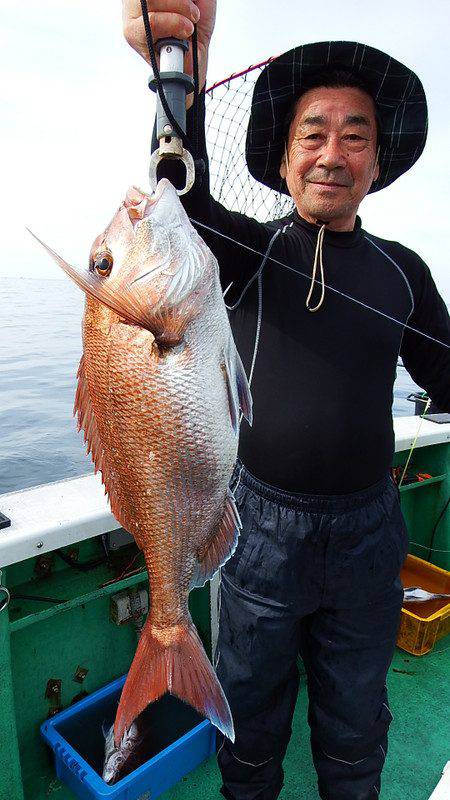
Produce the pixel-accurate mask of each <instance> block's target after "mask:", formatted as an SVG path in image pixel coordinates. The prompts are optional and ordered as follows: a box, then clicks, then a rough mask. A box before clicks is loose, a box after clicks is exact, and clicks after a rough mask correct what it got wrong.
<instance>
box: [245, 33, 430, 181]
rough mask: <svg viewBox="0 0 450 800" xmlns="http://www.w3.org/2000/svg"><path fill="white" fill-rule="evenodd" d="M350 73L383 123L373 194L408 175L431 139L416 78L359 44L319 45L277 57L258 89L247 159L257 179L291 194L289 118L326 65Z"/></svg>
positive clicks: (261, 79)
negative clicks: (285, 166)
mask: <svg viewBox="0 0 450 800" xmlns="http://www.w3.org/2000/svg"><path fill="white" fill-rule="evenodd" d="M327 66H329V67H331V68H339V69H346V70H350V71H351V72H352V73H354V74H356V75H358V76H359V77H360V78H361V79H362V80H363V81H364V83H365V85H366V86H367V88H368V90H369V91H370V94H371V95H372V97H373V99H374V101H375V104H376V106H377V110H378V113H379V116H380V120H381V137H380V140H379V142H378V145H379V148H380V154H379V164H380V174H379V177H378V179H377V180H376V181H374V182H373V184H372V186H371V188H370V190H369V192H377V191H379V190H380V189H384V187H385V186H389V184H391V183H393V181H395V180H396V179H397V178H398V177H400V175H403V173H404V172H406V171H407V170H408V169H410V168H411V167H412V166H413V164H415V162H416V161H417V159H418V158H419V156H420V155H421V153H422V151H423V149H424V147H425V142H426V138H427V129H428V112H427V102H426V97H425V92H424V89H423V86H422V83H421V82H420V80H419V78H418V77H417V75H416V74H415V73H414V72H413V71H412V70H411V69H409V68H408V67H406V66H404V64H401V63H400V62H399V61H396V60H395V59H393V58H392V57H391V56H389V55H387V54H386V53H383V52H382V51H381V50H377V49H376V48H374V47H370V46H369V45H364V44H359V43H358V42H315V43H313V44H305V45H301V46H300V47H294V48H293V49H292V50H289V51H288V52H287V53H283V55H281V56H278V58H275V59H273V60H272V61H271V62H270V63H269V64H268V65H267V66H266V67H265V68H264V70H263V71H262V72H261V74H260V75H259V77H258V79H257V81H256V83H255V88H254V91H253V98H252V106H251V112H250V120H249V125H248V130H247V140H246V159H247V165H248V168H249V171H250V173H251V174H252V175H253V177H254V178H256V180H258V181H260V182H261V183H263V184H265V185H266V186H268V187H269V188H271V189H275V190H276V191H278V192H282V193H284V194H289V192H288V190H287V187H286V183H285V181H284V180H283V179H282V178H281V176H280V172H279V168H280V163H281V159H282V156H283V153H284V136H285V120H286V116H287V114H288V113H289V111H290V110H291V108H292V105H293V103H294V101H295V100H296V99H297V98H298V97H299V96H300V95H301V94H302V91H304V87H305V84H306V82H307V81H308V80H309V79H310V78H311V77H313V75H314V73H317V72H318V71H319V70H321V69H323V68H325V67H327Z"/></svg>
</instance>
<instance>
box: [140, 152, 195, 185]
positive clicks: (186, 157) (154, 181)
mask: <svg viewBox="0 0 450 800" xmlns="http://www.w3.org/2000/svg"><path fill="white" fill-rule="evenodd" d="M164 158H171V159H174V158H176V159H178V161H182V162H183V164H184V166H185V168H186V184H185V186H184V188H183V189H176V192H177V194H178V195H183V194H186V192H188V191H189V189H191V188H192V187H193V185H194V182H195V164H194V159H193V158H192V155H191V154H190V152H189V150H186V149H185V148H184V147H183V152H182V155H180V156H177V155H175V156H174V155H168V154H161V153H160V152H159V150H155V152H154V153H152V156H151V158H150V169H149V180H150V187H151V190H152V192H154V191H156V187H157V185H158V177H157V175H156V172H157V169H158V166H159V164H160V162H161V161H162V160H163V159H164Z"/></svg>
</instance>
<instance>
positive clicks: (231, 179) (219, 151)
mask: <svg viewBox="0 0 450 800" xmlns="http://www.w3.org/2000/svg"><path fill="white" fill-rule="evenodd" d="M269 60H270V59H269ZM267 63H268V61H265V62H264V63H263V64H258V65H256V66H252V67H249V68H248V69H247V70H244V71H243V72H239V73H236V74H234V75H230V77H229V78H227V79H225V80H224V81H221V82H220V83H216V84H214V86H211V87H210V88H209V89H207V91H206V141H207V147H208V155H209V165H210V175H211V193H212V195H213V197H214V198H215V199H216V200H218V201H219V202H220V203H222V205H224V206H225V207H226V208H228V209H229V210H230V211H239V212H240V213H242V214H247V215H248V216H251V217H255V218H256V219H258V220H260V222H267V221H268V220H271V219H277V218H280V217H284V216H285V215H286V214H288V213H289V212H290V211H292V209H293V203H292V200H291V198H290V197H287V196H286V195H284V194H280V193H279V192H275V191H274V190H273V189H269V188H268V187H267V186H264V185H263V184H262V183H259V182H258V181H256V180H255V179H254V178H253V177H252V176H251V175H250V173H249V171H248V168H247V163H246V160H245V137H246V134H247V125H248V119H249V115H250V107H251V100H252V94H253V88H254V85H255V82H256V80H257V78H258V75H259V74H260V72H261V71H262V69H264V67H265V65H266V64H267Z"/></svg>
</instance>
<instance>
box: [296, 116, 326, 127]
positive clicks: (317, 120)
mask: <svg viewBox="0 0 450 800" xmlns="http://www.w3.org/2000/svg"><path fill="white" fill-rule="evenodd" d="M325 123H326V119H325V117H323V116H322V115H321V114H318V115H316V116H313V117H311V116H310V117H305V119H302V120H301V121H300V125H325Z"/></svg>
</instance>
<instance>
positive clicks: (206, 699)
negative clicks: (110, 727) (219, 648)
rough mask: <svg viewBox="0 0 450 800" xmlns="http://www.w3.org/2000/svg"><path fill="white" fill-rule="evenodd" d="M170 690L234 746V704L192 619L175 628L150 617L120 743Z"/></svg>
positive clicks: (125, 698)
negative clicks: (221, 682)
mask: <svg viewBox="0 0 450 800" xmlns="http://www.w3.org/2000/svg"><path fill="white" fill-rule="evenodd" d="M166 692H170V693H171V694H173V695H175V697H178V698H179V699H180V700H184V702H185V703H188V704H189V705H190V706H193V708H195V709H196V710H197V711H198V712H199V714H202V715H203V716H204V717H207V718H208V719H209V720H210V721H211V722H212V723H213V725H215V726H216V727H217V728H218V729H219V730H220V731H221V732H222V733H223V734H224V735H225V736H227V737H228V738H229V739H231V741H233V742H234V727H233V720H232V717H231V712H230V707H229V705H228V701H227V699H226V697H225V695H224V693H223V689H222V687H221V685H220V683H219V681H218V678H217V676H216V673H215V672H214V670H213V668H212V666H211V663H210V661H209V659H208V657H207V655H206V653H205V650H204V648H203V645H202V643H201V640H200V637H199V635H198V633H197V631H196V629H195V627H194V624H193V623H192V621H191V620H190V619H189V618H186V619H185V620H183V621H181V622H180V623H179V624H177V625H174V626H172V627H169V628H159V627H156V626H155V625H154V624H153V623H152V620H151V619H150V617H149V618H148V619H147V622H146V624H145V627H144V629H143V631H142V633H141V636H140V639H139V644H138V647H137V650H136V655H135V657H134V659H133V663H132V665H131V667H130V671H129V673H128V676H127V680H126V682H125V685H124V687H123V690H122V696H121V698H120V703H119V708H118V710H117V715H116V721H115V723H114V741H115V743H116V745H118V744H119V743H120V741H121V739H122V737H123V735H124V734H125V733H126V731H127V730H128V729H129V728H130V726H131V724H132V723H133V721H134V720H135V719H136V717H137V716H138V714H140V713H141V711H143V710H144V708H146V707H147V706H148V705H149V704H150V703H153V702H154V701H155V700H157V699H158V698H159V697H161V696H162V695H163V694H165V693H166Z"/></svg>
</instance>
